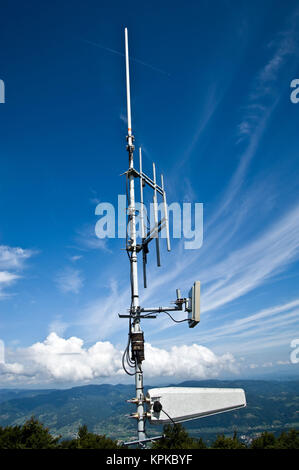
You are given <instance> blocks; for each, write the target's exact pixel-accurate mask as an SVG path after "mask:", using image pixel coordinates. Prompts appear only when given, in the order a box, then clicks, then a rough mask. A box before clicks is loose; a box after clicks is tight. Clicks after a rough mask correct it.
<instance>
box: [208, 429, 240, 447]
mask: <svg viewBox="0 0 299 470" xmlns="http://www.w3.org/2000/svg"><path fill="white" fill-rule="evenodd" d="M211 448H212V449H246V445H245V444H243V443H242V442H240V441H239V439H238V437H237V433H236V432H234V436H233V437H225V436H224V434H222V435H219V436H217V439H216V441H215V442H213V444H212V446H211Z"/></svg>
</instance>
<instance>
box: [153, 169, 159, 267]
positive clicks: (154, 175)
mask: <svg viewBox="0 0 299 470" xmlns="http://www.w3.org/2000/svg"><path fill="white" fill-rule="evenodd" d="M153 180H154V195H153V201H154V221H155V227H156V232H155V235H154V236H155V237H156V251H157V266H161V260H160V245H159V232H158V208H157V188H156V166H155V164H154V163H153Z"/></svg>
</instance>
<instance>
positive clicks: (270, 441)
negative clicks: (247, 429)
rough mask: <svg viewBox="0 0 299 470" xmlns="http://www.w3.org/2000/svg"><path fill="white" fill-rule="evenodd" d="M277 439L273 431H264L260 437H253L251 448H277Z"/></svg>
mask: <svg viewBox="0 0 299 470" xmlns="http://www.w3.org/2000/svg"><path fill="white" fill-rule="evenodd" d="M277 447H278V445H277V441H276V438H275V436H274V434H273V433H272V432H267V431H266V432H263V433H262V434H261V435H260V436H259V437H257V438H256V439H253V441H252V443H251V446H250V448H251V449H275V448H277Z"/></svg>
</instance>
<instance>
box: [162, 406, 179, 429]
mask: <svg viewBox="0 0 299 470" xmlns="http://www.w3.org/2000/svg"><path fill="white" fill-rule="evenodd" d="M162 411H163V413H164V414H166V416H167V417H168V418H169V419H170V421H171V422H172V424H173V425H174V426H176V425H177V423H175V422H174V421H173V419H172V418H171V416H169V414H168V413H167V412H166V411H165V410H164V409H163V408H162Z"/></svg>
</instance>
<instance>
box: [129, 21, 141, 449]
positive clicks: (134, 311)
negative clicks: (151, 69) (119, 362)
mask: <svg viewBox="0 0 299 470" xmlns="http://www.w3.org/2000/svg"><path fill="white" fill-rule="evenodd" d="M125 56H126V85H127V113H128V136H127V142H128V145H127V150H128V154H129V170H128V175H129V203H130V205H129V220H130V238H131V240H130V269H131V295H132V297H131V308H130V315H132V328H131V336H132V354H133V358H134V360H135V384H136V405H137V413H136V419H137V433H138V441H142V440H144V439H145V430H144V421H145V410H144V392H143V372H142V360H143V359H144V357H143V332H142V330H141V327H140V310H139V307H140V305H139V294H138V269H137V246H136V245H137V244H136V219H135V215H136V213H135V188H134V174H133V171H132V170H133V169H134V165H133V153H134V145H133V142H134V136H133V134H132V122H131V97H130V70H129V46H128V30H127V28H126V29H125Z"/></svg>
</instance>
